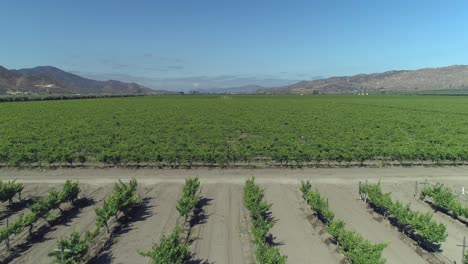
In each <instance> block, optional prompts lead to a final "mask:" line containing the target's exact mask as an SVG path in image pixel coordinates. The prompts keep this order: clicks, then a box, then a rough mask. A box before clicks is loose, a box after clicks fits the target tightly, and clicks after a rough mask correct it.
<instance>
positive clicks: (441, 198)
mask: <svg viewBox="0 0 468 264" xmlns="http://www.w3.org/2000/svg"><path fill="white" fill-rule="evenodd" d="M426 197H430V198H431V199H432V202H433V204H434V205H435V206H438V207H441V208H443V209H445V210H447V211H451V212H452V216H453V217H454V218H457V217H458V216H460V215H462V216H464V217H466V218H468V208H466V207H463V205H462V204H461V203H460V201H459V200H458V199H457V197H456V195H455V194H454V193H453V192H452V191H451V190H450V189H449V188H448V187H446V186H444V185H443V184H437V185H435V186H430V187H426V188H424V189H423V190H422V191H421V193H420V194H419V198H420V199H421V200H424V199H425V198H426Z"/></svg>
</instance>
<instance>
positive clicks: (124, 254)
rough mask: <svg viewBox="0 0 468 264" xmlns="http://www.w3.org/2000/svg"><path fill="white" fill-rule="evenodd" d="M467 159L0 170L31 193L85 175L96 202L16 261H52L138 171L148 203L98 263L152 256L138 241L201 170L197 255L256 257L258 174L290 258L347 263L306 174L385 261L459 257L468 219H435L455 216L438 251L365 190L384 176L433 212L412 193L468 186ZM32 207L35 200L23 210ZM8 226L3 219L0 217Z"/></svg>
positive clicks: (204, 258)
mask: <svg viewBox="0 0 468 264" xmlns="http://www.w3.org/2000/svg"><path fill="white" fill-rule="evenodd" d="M465 175H468V168H466V167H446V168H422V167H417V168H380V169H371V168H349V169H258V170H247V169H192V170H152V169H139V170H132V169H120V168H115V169H58V170H48V171H39V170H8V169H0V179H2V180H7V179H18V181H20V182H23V183H24V184H25V186H26V190H25V195H26V196H25V197H27V196H32V195H34V196H36V195H38V196H43V195H46V194H47V190H48V189H49V188H52V187H54V186H59V185H60V184H63V182H64V181H65V180H66V179H76V180H79V181H80V184H81V186H82V188H83V194H84V195H86V196H87V197H89V198H92V199H93V200H94V202H95V203H94V204H92V205H90V206H86V207H84V208H81V209H80V210H79V212H78V213H77V214H76V215H74V216H73V217H72V218H71V219H69V221H68V222H67V223H66V224H63V225H57V226H55V227H54V228H52V229H50V230H49V231H48V232H47V233H46V234H45V235H44V239H43V240H41V241H38V242H37V243H33V244H32V245H31V246H30V247H29V248H27V250H24V251H23V252H21V253H20V254H18V256H16V257H15V258H14V259H13V261H12V263H50V262H51V258H50V257H48V256H47V253H48V252H49V251H50V250H53V249H54V247H55V246H56V245H55V242H56V239H57V238H60V237H64V236H67V235H68V234H70V232H71V231H72V230H73V229H74V228H75V229H76V230H77V231H79V232H84V230H86V229H89V228H93V227H94V220H95V214H94V209H93V208H94V206H96V205H99V204H100V202H101V201H102V199H103V198H105V196H106V195H108V194H109V193H110V192H111V190H112V184H113V183H114V182H115V181H116V180H117V179H123V180H129V179H130V178H132V177H135V178H137V179H138V182H139V192H140V195H141V196H142V197H144V198H146V199H145V201H144V206H143V207H142V209H141V210H140V211H138V212H137V214H138V215H136V216H134V219H133V221H132V222H130V223H129V224H128V225H126V226H124V227H123V228H122V230H120V232H118V234H117V236H116V237H115V238H114V240H113V241H112V244H111V246H109V247H107V248H105V249H104V251H103V252H102V253H101V255H100V256H99V258H98V259H97V261H96V262H97V263H148V259H146V258H144V257H142V256H141V255H140V254H139V253H138V250H148V249H150V248H151V246H152V244H153V243H157V242H158V241H159V239H160V236H161V235H162V234H164V233H166V234H167V233H169V232H170V231H171V230H172V229H173V228H174V226H175V225H176V223H177V222H180V219H179V216H178V212H177V210H176V208H175V205H176V203H177V199H178V197H179V196H180V191H181V187H182V184H183V182H184V178H185V177H187V176H198V177H199V178H200V180H201V183H202V190H201V194H202V196H203V198H204V199H203V203H201V205H200V208H199V209H200V210H199V212H198V213H199V219H198V220H199V221H197V222H196V223H194V226H193V228H192V231H191V234H190V238H189V239H190V241H191V244H190V245H191V250H192V252H193V253H194V258H193V259H194V261H193V263H252V262H253V261H254V247H253V245H252V244H251V242H250V237H249V233H248V229H249V223H248V216H247V212H246V210H245V209H244V207H243V204H242V185H243V183H244V182H245V180H246V179H247V178H249V177H251V176H255V177H256V179H257V180H256V181H257V183H258V184H260V185H261V186H262V187H264V188H265V198H266V199H267V200H268V201H269V202H272V203H273V206H272V216H273V217H274V218H275V219H276V221H277V222H276V224H275V226H274V227H273V229H272V235H273V236H274V237H275V242H277V243H278V246H279V248H280V251H281V252H282V253H284V254H286V255H288V256H289V258H288V263H344V257H343V255H342V254H341V253H339V251H338V249H337V247H336V246H335V245H334V244H333V243H331V241H330V239H329V236H328V235H327V233H326V232H325V230H324V227H323V225H322V224H321V223H320V222H319V221H317V220H316V217H315V216H314V215H313V213H312V212H311V211H310V209H309V208H308V207H307V205H306V204H305V203H304V201H303V200H302V197H301V195H300V193H299V190H298V187H299V182H300V180H301V179H311V180H312V184H313V186H314V187H313V188H317V189H318V190H319V191H320V192H321V193H322V194H323V195H324V196H326V197H327V198H328V199H329V203H330V207H331V209H332V210H333V211H334V212H335V215H336V217H337V218H339V219H342V220H344V221H345V222H346V226H347V228H349V229H353V230H356V231H357V232H359V233H360V234H362V235H363V237H364V238H367V239H369V240H370V241H372V242H388V243H389V246H388V247H387V248H386V249H385V251H384V256H385V258H386V259H387V263H397V264H398V263H409V264H412V263H453V261H457V263H460V258H461V252H462V251H461V248H460V247H458V246H457V245H460V244H462V242H463V236H468V232H467V227H466V226H465V225H464V224H462V223H460V222H459V221H456V220H453V219H451V218H450V217H448V216H446V215H444V214H443V213H435V219H436V220H437V221H440V222H442V223H444V224H446V225H447V232H448V234H449V237H448V238H447V241H446V242H444V243H443V244H442V252H440V253H437V254H433V253H428V252H426V251H424V250H421V249H420V248H419V247H418V246H417V245H415V242H414V241H412V240H411V239H409V238H407V237H406V236H404V235H402V234H401V233H400V232H398V231H397V230H396V228H394V227H393V226H392V225H391V224H390V223H389V222H388V221H387V220H386V219H383V218H382V217H381V216H380V215H378V214H377V213H375V212H373V211H372V210H371V209H370V208H368V207H367V205H366V204H364V202H362V201H361V200H359V199H358V193H357V190H358V183H359V181H365V180H366V179H367V180H369V181H370V182H377V181H378V180H381V183H382V188H383V190H384V191H390V192H392V198H394V199H395V200H400V201H403V202H405V203H408V202H409V203H410V204H411V207H412V208H413V209H416V210H419V211H424V212H425V211H433V210H432V209H431V207H429V206H428V205H427V204H426V203H423V202H421V201H419V200H417V199H416V198H415V197H413V194H414V185H415V181H416V180H418V181H420V182H422V181H424V180H425V179H428V180H429V181H430V182H434V183H435V182H443V183H445V184H449V185H451V186H454V187H457V188H458V187H464V185H465V186H468V176H465ZM22 210H23V211H24V210H28V209H22ZM0 214H9V215H8V216H10V217H11V219H14V217H15V216H17V214H18V212H8V211H7V208H6V207H5V206H4V205H2V206H0ZM0 225H4V220H3V219H2V220H0Z"/></svg>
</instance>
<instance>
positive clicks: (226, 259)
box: [192, 183, 250, 264]
mask: <svg viewBox="0 0 468 264" xmlns="http://www.w3.org/2000/svg"><path fill="white" fill-rule="evenodd" d="M241 194H242V187H241V186H240V185H234V184H222V183H219V184H207V185H203V186H202V196H203V198H204V199H205V202H204V204H205V205H204V211H205V212H204V214H205V215H206V221H203V222H202V223H200V224H199V225H196V226H194V230H193V233H194V234H196V236H195V240H194V242H193V243H192V251H193V252H194V253H195V258H196V259H197V260H199V261H206V262H208V263H227V264H231V263H232V264H234V263H245V262H244V259H248V258H250V256H246V255H247V254H249V252H244V251H243V246H242V238H241V236H242V231H241V228H240V225H241V223H240V221H241V219H240V218H239V216H240V214H241V213H240V210H241V209H242V206H243V205H242V197H241Z"/></svg>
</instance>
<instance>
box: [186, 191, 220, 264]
mask: <svg viewBox="0 0 468 264" xmlns="http://www.w3.org/2000/svg"><path fill="white" fill-rule="evenodd" d="M211 201H213V199H211V198H207V197H201V198H200V200H199V201H198V203H197V204H196V205H195V209H193V215H192V217H191V218H190V222H189V225H190V230H192V228H193V227H195V226H197V225H203V224H206V223H207V222H208V217H209V215H207V214H206V211H205V207H206V206H209V205H211ZM188 237H189V238H190V239H188V241H187V242H188V243H189V244H192V243H193V242H195V241H196V240H197V239H198V237H190V233H189V234H188ZM184 263H185V264H214V262H209V261H208V260H206V259H195V258H193V257H192V258H191V259H190V260H188V261H185V262H184Z"/></svg>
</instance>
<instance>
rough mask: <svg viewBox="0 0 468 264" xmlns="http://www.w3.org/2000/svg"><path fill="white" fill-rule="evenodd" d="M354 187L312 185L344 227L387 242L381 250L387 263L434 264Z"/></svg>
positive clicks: (370, 238) (375, 239)
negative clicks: (375, 211) (383, 217)
mask: <svg viewBox="0 0 468 264" xmlns="http://www.w3.org/2000/svg"><path fill="white" fill-rule="evenodd" d="M357 186H358V185H357V184H356V186H355V187H354V186H352V185H349V186H343V185H336V184H334V185H330V184H315V185H314V184H313V188H318V190H319V191H320V193H321V194H322V195H323V196H325V197H327V198H328V200H329V206H330V209H331V210H332V211H333V212H334V213H335V217H336V218H338V219H341V220H343V221H345V223H346V227H347V228H348V229H351V230H356V231H357V232H358V233H359V234H361V235H362V236H363V237H364V238H365V239H368V240H369V241H371V242H373V243H385V242H388V243H389V244H388V246H387V248H386V249H385V250H384V253H383V255H384V257H385V258H386V259H387V263H402V264H403V263H408V264H417V263H421V264H422V263H428V260H430V261H431V262H432V263H437V262H435V261H434V260H432V259H431V256H430V254H425V253H423V252H417V251H418V249H417V248H416V247H414V248H413V246H412V244H411V243H410V242H405V241H404V239H407V238H406V237H405V236H404V235H403V234H402V233H400V232H399V231H398V230H396V229H395V228H394V227H393V226H392V225H391V224H389V223H388V221H386V220H383V219H382V217H380V216H379V215H377V214H372V210H371V209H369V208H367V205H366V204H365V203H364V202H363V201H361V200H359V199H358V193H357Z"/></svg>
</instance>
